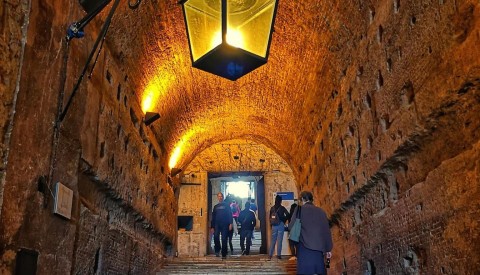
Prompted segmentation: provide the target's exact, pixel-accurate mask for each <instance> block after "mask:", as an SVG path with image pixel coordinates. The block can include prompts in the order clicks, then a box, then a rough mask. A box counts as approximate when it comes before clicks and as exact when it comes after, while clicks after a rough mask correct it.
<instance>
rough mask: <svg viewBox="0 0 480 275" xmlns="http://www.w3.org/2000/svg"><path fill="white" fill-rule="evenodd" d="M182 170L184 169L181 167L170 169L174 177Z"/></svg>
mask: <svg viewBox="0 0 480 275" xmlns="http://www.w3.org/2000/svg"><path fill="white" fill-rule="evenodd" d="M180 172H182V169H180V168H172V170H171V171H170V175H171V176H172V177H175V176H176V175H178V174H180Z"/></svg>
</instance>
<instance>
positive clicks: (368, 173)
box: [299, 1, 480, 274]
mask: <svg viewBox="0 0 480 275" xmlns="http://www.w3.org/2000/svg"><path fill="white" fill-rule="evenodd" d="M422 3H423V2H422ZM341 9H342V11H341V14H343V16H345V18H344V19H345V20H344V21H343V22H345V24H344V26H343V27H342V28H341V29H339V32H338V34H337V36H336V39H337V40H338V42H341V41H344V40H343V39H346V38H347V37H350V38H349V39H348V40H345V41H348V43H339V44H338V46H339V49H338V51H333V52H332V56H333V57H334V58H333V59H332V60H335V63H334V64H335V68H337V70H338V73H339V74H338V78H337V79H336V81H334V82H333V84H332V87H330V88H331V90H332V92H331V96H330V97H329V99H328V101H327V102H325V104H327V105H328V106H330V108H329V109H327V110H326V112H325V114H324V119H323V120H322V122H321V124H320V125H319V135H318V136H317V140H316V142H315V145H314V146H312V147H311V148H310V151H309V153H308V156H309V157H308V161H307V162H306V163H304V164H303V165H302V166H301V167H300V169H299V171H300V172H301V175H300V176H299V182H300V183H301V184H300V189H307V190H313V191H314V193H315V199H316V203H317V204H318V205H320V206H322V207H323V208H325V209H326V210H327V212H328V213H329V214H330V215H331V219H332V223H333V231H334V235H335V248H334V251H333V254H334V258H333V260H332V271H333V272H334V273H336V274H340V273H344V274H347V273H348V274H362V273H364V272H366V271H368V272H370V274H373V273H375V272H376V274H399V273H406V274H476V273H478V271H479V270H480V253H479V252H478V249H477V250H475V249H473V247H480V243H479V238H478V233H476V232H478V231H479V225H480V220H479V218H478V217H479V215H478V214H479V210H478V209H479V208H478V205H479V199H478V198H480V197H479V196H478V182H479V173H478V164H479V162H478V142H479V137H480V134H479V133H480V132H479V131H478V129H479V127H480V124H479V121H480V115H479V114H480V112H479V110H480V109H479V108H480V107H479V106H480V105H479V103H480V100H479V92H480V67H479V64H480V62H479V61H480V59H479V57H478V56H477V55H472V53H474V52H478V50H476V48H477V46H476V45H478V44H479V43H480V40H479V39H480V38H479V36H478V31H479V29H480V25H479V24H480V22H479V20H478V18H479V12H480V10H479V9H478V3H477V4H475V3H474V2H472V1H461V2H448V1H440V2H438V1H437V2H434V1H427V2H425V3H424V5H422V4H421V3H420V2H413V1H410V2H402V1H387V2H385V1H376V2H375V1H374V2H372V3H370V4H369V5H364V4H363V3H359V6H357V5H352V6H348V5H345V6H343V7H342V8H341ZM347 15H349V17H348V20H347V18H346V16H347ZM354 15H358V16H354ZM340 17H341V16H340ZM352 33H353V34H354V35H352ZM334 42H335V41H334Z"/></svg>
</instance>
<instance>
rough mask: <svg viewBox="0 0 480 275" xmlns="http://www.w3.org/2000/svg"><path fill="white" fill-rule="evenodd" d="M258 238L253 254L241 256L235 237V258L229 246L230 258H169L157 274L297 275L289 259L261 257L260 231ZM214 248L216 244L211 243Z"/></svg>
mask: <svg viewBox="0 0 480 275" xmlns="http://www.w3.org/2000/svg"><path fill="white" fill-rule="evenodd" d="M254 236H255V239H254V240H252V246H251V247H250V255H243V256H242V255H240V254H241V250H240V237H239V236H238V235H237V236H234V237H233V238H232V244H233V255H231V252H230V247H229V249H228V255H227V259H225V260H222V258H221V257H215V255H208V256H205V257H196V258H181V257H179V258H173V259H168V260H167V261H166V262H165V265H164V267H163V269H162V270H160V271H159V272H157V273H156V274H157V275H167V274H185V275H187V274H231V275H234V274H243V275H257V274H258V275H260V274H262V275H268V274H275V275H282V274H285V275H287V274H296V269H297V266H296V264H297V262H296V261H289V260H288V258H290V256H282V259H281V260H280V259H277V258H276V257H273V259H272V260H269V259H268V255H265V254H259V250H260V245H261V236H260V232H258V231H256V232H254ZM211 246H212V247H213V242H212V243H211Z"/></svg>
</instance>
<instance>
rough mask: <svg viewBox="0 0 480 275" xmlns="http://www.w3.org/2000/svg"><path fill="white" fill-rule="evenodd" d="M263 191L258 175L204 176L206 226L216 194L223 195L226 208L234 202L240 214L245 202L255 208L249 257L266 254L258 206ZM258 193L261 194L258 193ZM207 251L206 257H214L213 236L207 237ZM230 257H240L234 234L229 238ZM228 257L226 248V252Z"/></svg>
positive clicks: (261, 211)
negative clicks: (206, 186)
mask: <svg viewBox="0 0 480 275" xmlns="http://www.w3.org/2000/svg"><path fill="white" fill-rule="evenodd" d="M263 190H264V187H263V175H262V173H259V172H252V173H242V174H241V175H240V174H238V173H236V174H232V173H222V174H218V173H212V174H210V173H209V175H208V199H207V200H208V202H209V204H208V223H209V224H210V222H211V218H212V211H213V207H214V206H215V205H216V204H217V203H218V200H217V193H218V192H221V193H222V194H223V195H224V198H225V201H227V203H228V204H230V203H231V202H233V201H235V202H236V203H237V204H238V206H239V208H240V211H242V210H244V208H245V203H246V202H247V201H249V202H251V201H252V200H253V202H254V203H255V204H256V205H257V209H258V210H257V212H256V216H257V226H256V228H255V230H254V239H252V246H251V248H250V254H251V255H255V254H265V252H266V233H265V232H266V230H265V228H264V227H265V205H264V204H263V205H261V204H260V203H261V202H264V201H265V198H264V197H263V196H264V191H263ZM259 192H261V193H259ZM208 235H209V236H208V238H207V239H208V243H207V251H208V252H209V254H214V241H213V236H212V235H211V234H210V233H208ZM232 246H233V255H240V254H241V248H240V235H239V234H238V233H237V234H236V235H235V234H233V236H232ZM228 251H229V254H230V253H231V250H230V247H229V248H228Z"/></svg>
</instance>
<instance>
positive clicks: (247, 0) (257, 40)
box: [226, 0, 277, 58]
mask: <svg viewBox="0 0 480 275" xmlns="http://www.w3.org/2000/svg"><path fill="white" fill-rule="evenodd" d="M276 1H277V0H244V1H227V36H226V37H227V43H228V44H229V45H231V46H234V47H237V48H241V49H244V50H246V51H249V52H251V53H253V54H255V55H258V56H261V57H263V58H266V55H267V53H268V43H269V40H270V33H271V29H272V23H273V17H274V12H275V3H276Z"/></svg>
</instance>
